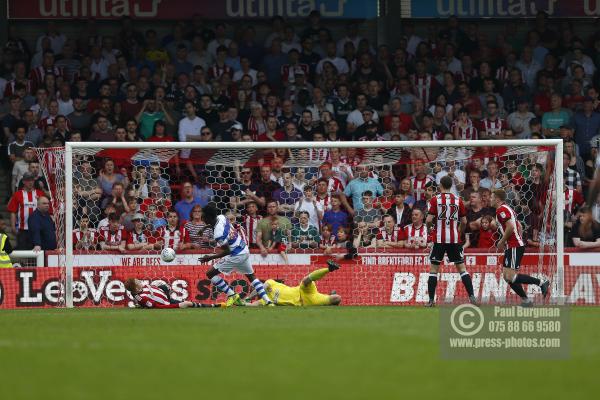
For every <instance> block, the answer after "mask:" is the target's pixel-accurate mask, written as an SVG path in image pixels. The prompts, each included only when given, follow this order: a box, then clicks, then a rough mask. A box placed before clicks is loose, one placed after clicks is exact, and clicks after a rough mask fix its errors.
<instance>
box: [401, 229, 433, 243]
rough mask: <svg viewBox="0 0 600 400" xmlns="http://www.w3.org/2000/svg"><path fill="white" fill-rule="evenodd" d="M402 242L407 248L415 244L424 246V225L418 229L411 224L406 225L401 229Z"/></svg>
mask: <svg viewBox="0 0 600 400" xmlns="http://www.w3.org/2000/svg"><path fill="white" fill-rule="evenodd" d="M402 240H404V241H406V242H407V244H408V245H409V246H413V245H414V244H415V243H417V242H419V245H420V246H425V244H426V243H427V227H426V226H425V224H422V225H421V226H420V227H418V228H416V227H415V226H414V225H413V224H410V225H406V226H405V227H404V228H403V232H402Z"/></svg>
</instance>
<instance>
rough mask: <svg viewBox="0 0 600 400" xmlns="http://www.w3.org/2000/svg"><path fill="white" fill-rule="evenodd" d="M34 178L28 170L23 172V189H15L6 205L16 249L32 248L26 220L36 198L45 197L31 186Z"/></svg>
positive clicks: (33, 208) (33, 209)
mask: <svg viewBox="0 0 600 400" xmlns="http://www.w3.org/2000/svg"><path fill="white" fill-rule="evenodd" d="M35 178H36V177H35V176H33V175H32V174H30V173H29V172H27V173H25V174H24V175H23V189H21V190H18V191H16V192H15V193H14V194H13V195H12V197H11V199H10V201H9V202H8V205H7V206H6V209H7V210H8V212H10V224H11V229H12V232H13V233H14V234H16V235H17V246H16V249H17V250H30V249H31V248H33V244H32V242H31V235H30V233H29V224H28V220H29V217H30V216H31V215H32V213H33V212H34V211H35V209H36V207H37V203H38V199H39V198H40V197H42V196H44V197H45V194H44V192H42V191H41V190H39V189H35V188H34V187H33V185H34V181H35Z"/></svg>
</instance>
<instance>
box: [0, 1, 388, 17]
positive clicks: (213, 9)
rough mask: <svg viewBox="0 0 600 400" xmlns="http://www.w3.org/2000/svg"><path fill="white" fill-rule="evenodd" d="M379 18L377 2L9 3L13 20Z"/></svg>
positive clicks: (9, 15)
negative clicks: (314, 14) (313, 13)
mask: <svg viewBox="0 0 600 400" xmlns="http://www.w3.org/2000/svg"><path fill="white" fill-rule="evenodd" d="M312 10H319V11H320V13H321V16H322V17H323V18H360V19H363V18H375V17H377V12H378V8H377V0H344V1H339V0H285V1H281V0H222V1H210V0H194V1H190V0H30V1H22V0H8V17H9V18H10V19H72V18H81V19H86V18H96V19H119V18H122V17H131V18H135V19H163V20H186V19H189V18H190V17H191V16H192V15H194V14H198V15H201V16H202V17H204V18H207V19H229V18H244V19H248V18H270V17H273V16H275V15H281V16H282V17H285V18H305V17H307V16H308V14H310V12H311V11H312Z"/></svg>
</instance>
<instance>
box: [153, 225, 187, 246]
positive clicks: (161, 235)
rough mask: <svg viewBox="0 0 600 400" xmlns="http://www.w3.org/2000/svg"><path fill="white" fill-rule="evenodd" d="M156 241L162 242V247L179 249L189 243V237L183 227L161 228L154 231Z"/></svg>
mask: <svg viewBox="0 0 600 400" xmlns="http://www.w3.org/2000/svg"><path fill="white" fill-rule="evenodd" d="M156 233H157V235H158V240H162V241H163V247H170V248H172V249H177V248H179V245H181V244H183V243H190V235H189V233H188V231H187V229H185V227H183V226H182V227H180V228H173V229H171V228H170V227H168V226H161V227H160V228H158V229H157V230H156Z"/></svg>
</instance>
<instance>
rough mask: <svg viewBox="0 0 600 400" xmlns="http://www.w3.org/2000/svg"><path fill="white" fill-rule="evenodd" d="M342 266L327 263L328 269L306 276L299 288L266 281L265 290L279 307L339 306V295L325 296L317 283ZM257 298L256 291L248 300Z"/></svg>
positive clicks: (257, 303)
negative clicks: (318, 288) (320, 291)
mask: <svg viewBox="0 0 600 400" xmlns="http://www.w3.org/2000/svg"><path fill="white" fill-rule="evenodd" d="M339 268H340V266H339V264H337V263H336V262H335V261H333V260H329V261H327V268H321V269H317V270H315V271H313V272H311V273H310V274H308V275H306V276H305V277H304V278H302V281H300V285H298V286H293V287H292V286H287V285H285V284H283V283H282V282H277V281H276V280H273V279H267V280H266V281H265V285H264V286H265V290H266V291H267V293H268V294H269V296H270V297H271V299H273V302H274V303H275V304H276V305H278V306H304V307H310V306H337V305H339V304H340V303H341V302H342V297H341V296H340V295H339V294H323V293H319V291H318V290H317V285H316V284H315V282H316V281H318V280H319V279H322V278H323V277H324V276H325V275H327V274H328V273H330V272H333V271H335V270H337V269H339ZM255 296H256V291H253V292H252V293H250V295H248V299H252V298H253V297H255ZM248 305H250V306H260V305H264V302H263V301H262V300H257V301H254V302H252V303H250V304H248Z"/></svg>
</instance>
